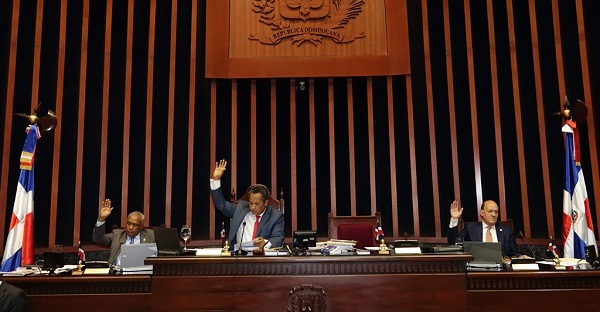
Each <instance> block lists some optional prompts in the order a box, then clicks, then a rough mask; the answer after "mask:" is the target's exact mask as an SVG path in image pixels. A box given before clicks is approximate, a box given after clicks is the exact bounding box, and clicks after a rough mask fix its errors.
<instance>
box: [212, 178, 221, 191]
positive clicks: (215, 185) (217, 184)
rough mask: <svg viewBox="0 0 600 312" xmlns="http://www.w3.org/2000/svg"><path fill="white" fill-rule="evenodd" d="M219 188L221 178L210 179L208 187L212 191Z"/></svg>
mask: <svg viewBox="0 0 600 312" xmlns="http://www.w3.org/2000/svg"><path fill="white" fill-rule="evenodd" d="M219 188H221V180H213V179H210V189H211V190H213V191H214V190H216V189H219Z"/></svg>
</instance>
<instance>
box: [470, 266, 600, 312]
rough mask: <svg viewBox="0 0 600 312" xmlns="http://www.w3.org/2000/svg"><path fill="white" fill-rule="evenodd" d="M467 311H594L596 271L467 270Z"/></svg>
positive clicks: (599, 283) (599, 289)
mask: <svg viewBox="0 0 600 312" xmlns="http://www.w3.org/2000/svg"><path fill="white" fill-rule="evenodd" d="M467 299H468V302H469V311H473V312H475V311H486V312H493V311H503V312H505V311H527V312H531V311H544V312H547V311H560V312H564V311H598V309H599V308H600V271H534V272H489V273H487V272H476V273H475V272H469V273H468V274H467Z"/></svg>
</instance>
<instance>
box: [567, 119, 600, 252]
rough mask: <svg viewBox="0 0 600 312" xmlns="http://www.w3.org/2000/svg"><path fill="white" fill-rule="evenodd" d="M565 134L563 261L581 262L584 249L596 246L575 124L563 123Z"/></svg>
mask: <svg viewBox="0 0 600 312" xmlns="http://www.w3.org/2000/svg"><path fill="white" fill-rule="evenodd" d="M562 132H564V133H565V184H564V188H563V218H562V219H563V243H564V244H565V250H564V256H565V258H577V259H585V246H594V248H595V249H596V250H597V249H598V248H597V246H596V237H595V236H594V225H593V223H592V215H591V214H590V204H589V201H588V196H587V190H586V188H585V179H584V178H583V170H581V163H580V155H579V133H578V130H577V124H576V123H575V122H573V121H567V123H566V124H565V125H564V126H563V128H562Z"/></svg>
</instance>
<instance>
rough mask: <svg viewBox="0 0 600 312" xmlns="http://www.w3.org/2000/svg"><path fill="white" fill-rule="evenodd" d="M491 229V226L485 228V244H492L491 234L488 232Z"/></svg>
mask: <svg viewBox="0 0 600 312" xmlns="http://www.w3.org/2000/svg"><path fill="white" fill-rule="evenodd" d="M491 229H492V227H491V226H488V227H487V231H486V232H485V241H486V242H493V241H494V238H493V237H492V232H490V230H491Z"/></svg>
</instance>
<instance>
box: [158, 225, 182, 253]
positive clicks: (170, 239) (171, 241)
mask: <svg viewBox="0 0 600 312" xmlns="http://www.w3.org/2000/svg"><path fill="white" fill-rule="evenodd" d="M154 239H155V240H156V246H157V247H158V255H159V256H160V255H179V254H180V253H181V249H182V248H181V245H180V244H179V235H178V234H177V229H176V228H164V227H159V228H154Z"/></svg>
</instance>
